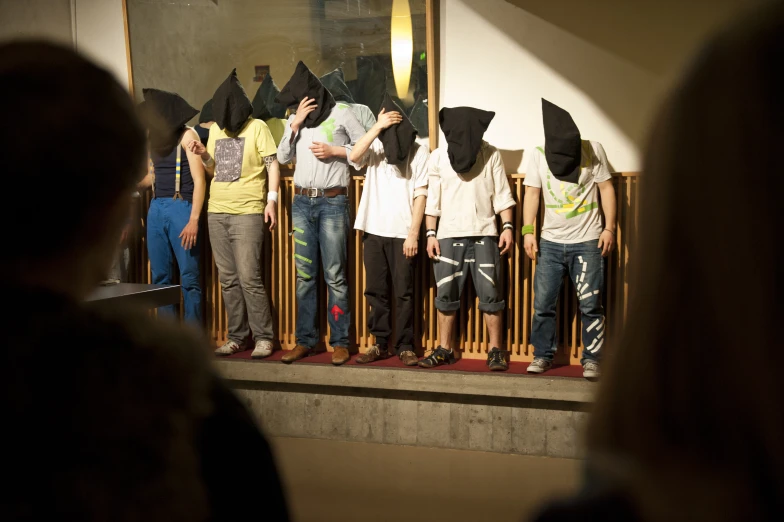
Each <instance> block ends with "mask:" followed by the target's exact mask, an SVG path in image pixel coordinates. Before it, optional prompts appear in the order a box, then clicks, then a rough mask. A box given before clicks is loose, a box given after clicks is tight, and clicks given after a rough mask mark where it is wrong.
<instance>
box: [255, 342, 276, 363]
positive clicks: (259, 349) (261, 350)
mask: <svg viewBox="0 0 784 522" xmlns="http://www.w3.org/2000/svg"><path fill="white" fill-rule="evenodd" d="M273 350H274V347H273V346H272V341H264V340H262V341H256V348H254V349H253V353H252V354H250V357H251V359H264V358H265V357H269V356H270V355H272V351H273Z"/></svg>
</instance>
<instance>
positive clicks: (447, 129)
mask: <svg viewBox="0 0 784 522" xmlns="http://www.w3.org/2000/svg"><path fill="white" fill-rule="evenodd" d="M493 118H495V113H494V112H490V111H483V110H481V109H474V108H473V107H454V108H447V107H444V108H443V109H441V111H440V112H439V113H438V121H439V122H440V123H441V130H442V131H444V137H446V142H447V145H448V147H447V153H448V155H449V163H451V164H452V168H453V169H455V172H457V173H458V174H465V173H467V172H468V171H470V170H471V167H473V166H474V163H476V157H477V155H478V154H479V149H480V148H481V147H482V138H483V137H484V135H485V131H486V130H487V127H489V126H490V122H491V121H493Z"/></svg>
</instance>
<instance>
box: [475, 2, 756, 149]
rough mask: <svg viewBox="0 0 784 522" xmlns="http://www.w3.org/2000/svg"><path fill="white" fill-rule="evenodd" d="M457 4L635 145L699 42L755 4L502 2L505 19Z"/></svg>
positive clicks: (483, 6) (481, 6) (482, 6)
mask: <svg viewBox="0 0 784 522" xmlns="http://www.w3.org/2000/svg"><path fill="white" fill-rule="evenodd" d="M461 1H462V2H463V3H464V4H465V5H466V6H467V7H470V8H471V9H472V10H473V11H474V12H475V13H476V14H477V15H479V16H482V17H484V18H485V19H486V20H487V21H488V22H490V23H492V24H493V25H494V26H495V27H497V28H498V29H500V30H502V31H503V32H504V33H505V35H506V36H507V37H508V38H509V39H511V40H512V41H514V42H515V43H516V44H517V45H519V46H520V47H521V48H523V49H525V50H526V51H528V52H530V53H531V54H533V55H534V56H536V57H537V58H538V59H540V60H541V61H542V62H543V63H544V64H546V65H547V66H548V67H549V68H551V69H552V70H553V71H554V72H556V73H557V74H559V75H560V76H562V77H563V78H564V79H565V80H567V81H568V82H570V83H571V84H572V85H574V86H575V87H576V88H578V89H580V90H581V91H582V92H583V93H584V94H586V95H587V96H588V97H590V98H591V100H592V101H593V102H594V103H595V104H596V105H597V106H598V108H599V109H601V110H602V111H603V112H604V113H605V114H606V115H607V117H608V118H609V119H610V120H611V121H612V122H613V123H614V124H615V125H616V126H617V127H618V128H619V130H621V131H622V132H623V133H624V134H625V135H626V136H628V137H629V138H630V139H631V140H632V141H633V142H634V143H636V144H638V145H640V144H642V143H643V142H644V141H645V139H646V135H647V128H648V121H649V117H650V116H652V113H653V111H655V107H656V106H657V105H658V102H659V100H660V97H661V94H662V93H663V91H664V89H665V88H666V86H667V85H668V84H669V82H670V81H671V80H672V79H673V78H674V77H676V75H677V74H678V73H679V71H680V70H681V69H682V67H683V66H684V64H685V63H687V62H688V60H689V59H690V57H691V55H692V54H693V53H694V52H695V51H696V50H697V49H698V48H699V46H700V45H701V43H702V42H703V41H704V39H705V38H706V37H707V36H708V35H709V34H710V33H711V32H713V31H714V30H715V29H716V28H717V27H719V26H721V24H722V23H724V22H726V21H727V20H728V19H730V18H731V17H732V16H733V15H736V14H737V13H738V12H739V11H741V10H742V9H744V8H748V7H749V5H753V4H754V3H756V2H759V0H752V1H747V0H715V1H714V0H712V1H711V2H682V1H680V0H639V1H636V2H629V1H628V0H603V1H602V2H586V1H584V0H558V1H553V0H505V1H506V2H507V3H508V4H511V5H513V6H515V7H517V9H516V13H508V12H505V11H507V10H505V9H502V8H501V9H492V8H490V9H488V7H490V5H488V4H489V3H488V2H485V1H477V0H461ZM510 14H512V16H510ZM567 109H568V108H567ZM577 122H578V125H580V126H581V128H582V126H583V125H585V123H581V122H580V120H579V119H578V120H577ZM587 138H588V139H594V138H591V137H590V136H587Z"/></svg>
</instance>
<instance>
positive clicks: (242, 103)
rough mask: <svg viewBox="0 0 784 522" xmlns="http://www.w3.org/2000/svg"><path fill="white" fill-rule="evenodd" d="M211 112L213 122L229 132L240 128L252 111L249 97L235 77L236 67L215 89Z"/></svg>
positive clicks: (237, 130)
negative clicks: (213, 118)
mask: <svg viewBox="0 0 784 522" xmlns="http://www.w3.org/2000/svg"><path fill="white" fill-rule="evenodd" d="M212 112H213V115H214V116H215V124H216V125H218V127H219V128H220V129H221V130H225V131H227V132H231V133H236V132H239V131H240V130H242V127H244V126H245V122H246V121H248V118H250V116H251V114H252V113H253V106H252V105H251V103H250V99H249V98H248V95H247V94H246V93H245V89H243V88H242V84H241V83H240V80H239V79H238V78H237V69H234V70H233V71H231V74H230V75H229V77H228V78H226V80H225V81H224V82H223V83H222V84H221V85H220V87H218V90H217V91H215V94H214V95H213V97H212Z"/></svg>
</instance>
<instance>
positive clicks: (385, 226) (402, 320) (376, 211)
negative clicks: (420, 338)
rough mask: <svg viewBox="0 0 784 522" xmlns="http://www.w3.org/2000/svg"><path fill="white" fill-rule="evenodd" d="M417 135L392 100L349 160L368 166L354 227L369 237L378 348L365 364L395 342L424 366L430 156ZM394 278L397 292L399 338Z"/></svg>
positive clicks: (407, 359) (404, 356)
mask: <svg viewBox="0 0 784 522" xmlns="http://www.w3.org/2000/svg"><path fill="white" fill-rule="evenodd" d="M416 135H417V131H416V129H414V126H413V125H412V124H411V122H410V121H409V120H408V118H407V117H406V116H405V115H404V113H403V111H402V109H401V108H400V107H398V106H397V105H396V104H395V102H393V101H392V98H391V97H390V96H389V95H387V96H386V97H385V98H384V103H383V105H382V107H381V111H380V112H379V114H378V123H376V124H375V125H374V126H373V128H372V129H371V130H370V132H368V133H367V134H366V135H365V136H364V137H363V138H362V139H361V140H359V141H358V142H357V143H356V145H354V148H353V150H352V151H351V155H350V156H349V161H350V162H351V164H352V166H354V167H355V168H357V169H361V168H362V167H364V166H367V170H366V171H365V185H364V188H363V189H362V200H361V201H360V202H359V209H358V210H357V220H356V222H355V224H354V228H355V229H357V230H361V231H363V232H364V236H363V244H364V258H365V271H366V273H367V278H366V280H367V282H366V286H365V297H367V300H368V304H370V315H369V316H368V328H369V329H370V333H371V334H372V335H373V336H374V337H375V338H376V344H374V345H373V346H371V347H370V349H368V351H367V352H365V353H363V354H362V355H360V356H359V357H357V359H356V360H357V362H358V363H360V364H362V363H371V362H375V361H378V360H381V359H385V358H387V357H388V356H389V347H388V346H387V344H388V342H389V341H390V340H391V341H392V345H393V346H394V348H395V352H396V354H397V356H398V357H399V358H400V360H401V361H403V363H404V364H406V366H416V364H417V362H418V360H417V356H416V355H415V354H414V266H415V261H416V255H417V253H418V245H419V229H420V228H421V227H422V218H423V216H424V213H425V201H426V199H427V162H428V158H429V157H430V154H429V152H428V150H427V147H424V146H422V145H419V144H418V143H417V142H416ZM388 275H391V278H392V285H393V287H394V289H395V300H396V303H395V304H396V306H395V312H396V313H395V333H394V337H392V328H391V324H390V316H391V311H390V308H391V307H390V295H391V293H392V292H391V291H390V288H389V285H388V284H387V276H388Z"/></svg>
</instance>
